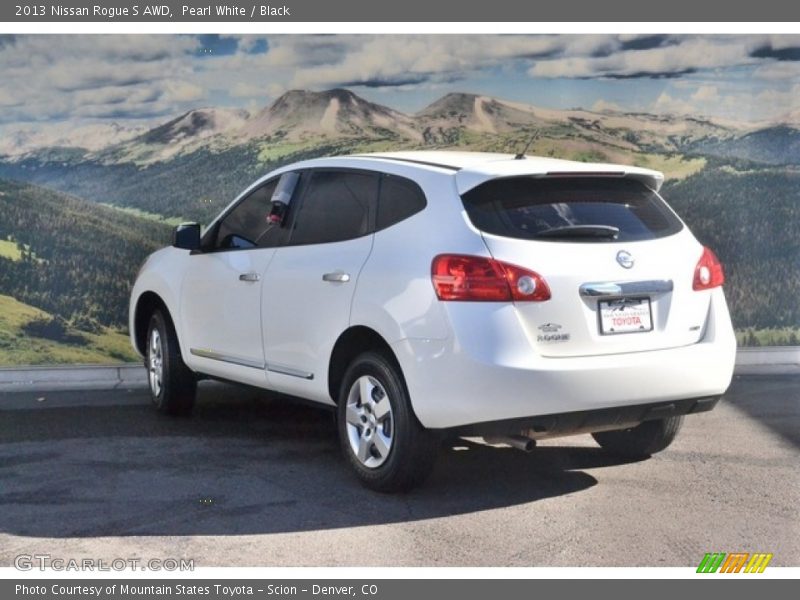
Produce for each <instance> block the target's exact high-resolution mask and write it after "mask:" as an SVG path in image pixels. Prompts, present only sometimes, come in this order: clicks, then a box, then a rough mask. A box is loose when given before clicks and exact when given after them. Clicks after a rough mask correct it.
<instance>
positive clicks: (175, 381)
mask: <svg viewBox="0 0 800 600" xmlns="http://www.w3.org/2000/svg"><path fill="white" fill-rule="evenodd" d="M145 352H146V355H145V363H144V366H145V368H146V369H147V378H148V383H149V386H150V397H151V399H152V400H153V404H154V405H155V407H156V408H157V409H158V410H159V411H160V412H162V413H166V414H170V415H186V414H189V413H190V412H191V411H192V407H193V406H194V399H195V396H196V394H197V379H196V378H195V376H194V373H193V372H192V371H191V370H190V369H189V367H187V366H186V364H185V363H184V362H183V359H182V358H181V352H180V347H179V346H178V336H177V335H176V334H175V328H174V327H173V326H172V321H170V320H169V318H168V317H167V316H166V315H165V313H163V312H162V311H161V310H156V311H155V312H154V313H153V316H152V317H150V324H149V326H148V328H147V348H146V351H145Z"/></svg>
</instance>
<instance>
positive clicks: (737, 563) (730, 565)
mask: <svg viewBox="0 0 800 600" xmlns="http://www.w3.org/2000/svg"><path fill="white" fill-rule="evenodd" d="M749 556H750V555H749V554H748V553H747V552H732V553H731V554H728V558H726V559H725V562H724V563H722V568H721V569H720V571H719V572H720V573H738V572H739V571H741V570H742V567H743V566H744V563H746V562H747V559H748V557H749Z"/></svg>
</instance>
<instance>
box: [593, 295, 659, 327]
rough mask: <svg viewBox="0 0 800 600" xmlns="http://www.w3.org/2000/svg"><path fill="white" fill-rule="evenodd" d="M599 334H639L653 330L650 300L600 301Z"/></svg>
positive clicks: (622, 299)
mask: <svg viewBox="0 0 800 600" xmlns="http://www.w3.org/2000/svg"><path fill="white" fill-rule="evenodd" d="M598 309H599V311H600V333H601V334H603V335H612V334H616V333H640V332H644V331H652V330H653V317H652V315H651V312H650V298H617V299H616V300H600V302H599V305H598Z"/></svg>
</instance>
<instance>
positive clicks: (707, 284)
mask: <svg viewBox="0 0 800 600" xmlns="http://www.w3.org/2000/svg"><path fill="white" fill-rule="evenodd" d="M723 283H725V273H723V271H722V263H721V262H719V259H718V258H717V255H716V254H714V253H713V252H712V251H711V250H710V249H709V248H703V255H702V256H701V257H700V260H699V261H698V262H697V266H696V267H695V268H694V282H693V283H692V288H694V289H695V290H710V289H711V288H715V287H719V286H721V285H722V284H723Z"/></svg>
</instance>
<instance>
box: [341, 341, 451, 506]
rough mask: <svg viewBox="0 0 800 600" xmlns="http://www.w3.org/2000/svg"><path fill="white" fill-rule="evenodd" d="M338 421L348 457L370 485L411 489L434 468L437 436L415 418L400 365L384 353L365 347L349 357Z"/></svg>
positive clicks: (383, 489)
mask: <svg viewBox="0 0 800 600" xmlns="http://www.w3.org/2000/svg"><path fill="white" fill-rule="evenodd" d="M337 427H338V431H339V441H340V444H341V447H342V452H343V453H344V455H345V459H346V460H347V462H348V463H349V464H350V466H351V468H352V469H353V471H355V473H356V475H357V476H358V478H359V479H360V481H361V483H362V484H363V485H364V486H366V487H368V488H370V489H372V490H375V491H378V492H405V491H408V490H410V489H412V488H413V487H416V486H418V485H420V484H421V483H422V482H423V481H424V480H425V479H426V478H427V477H428V475H430V472H431V470H432V469H433V465H434V462H435V461H436V455H437V454H438V451H439V440H438V437H437V436H436V435H435V434H434V433H433V432H432V431H429V430H426V429H425V428H424V427H423V426H422V425H421V424H420V422H419V421H418V420H417V418H416V416H415V415H414V413H413V411H412V409H411V401H410V400H409V396H408V391H407V390H406V386H405V382H404V381H403V378H402V374H401V372H400V369H399V367H398V366H396V364H395V363H394V361H392V360H390V359H389V358H387V357H386V356H385V355H383V354H381V353H378V352H366V353H364V354H361V355H360V356H358V357H357V358H356V359H355V360H354V361H353V362H352V363H350V366H349V367H348V369H347V371H346V373H345V376H344V380H343V382H342V386H341V389H340V392H339V398H338V407H337Z"/></svg>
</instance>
